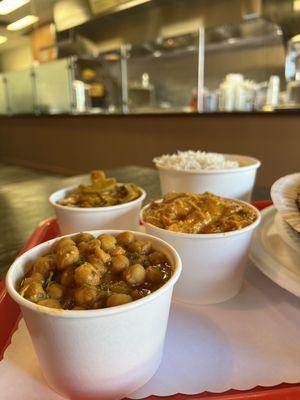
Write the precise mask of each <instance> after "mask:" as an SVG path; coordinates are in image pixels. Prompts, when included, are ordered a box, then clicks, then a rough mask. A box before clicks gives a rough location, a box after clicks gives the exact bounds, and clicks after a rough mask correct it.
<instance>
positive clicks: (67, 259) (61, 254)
mask: <svg viewBox="0 0 300 400" xmlns="http://www.w3.org/2000/svg"><path fill="white" fill-rule="evenodd" d="M79 258H80V253H79V250H78V248H77V247H76V246H75V245H73V246H68V247H63V248H62V249H60V250H59V251H58V252H57V269H58V270H60V271H61V270H63V269H65V268H67V267H69V266H70V265H72V264H75V263H76V262H77V261H78V260H79Z"/></svg>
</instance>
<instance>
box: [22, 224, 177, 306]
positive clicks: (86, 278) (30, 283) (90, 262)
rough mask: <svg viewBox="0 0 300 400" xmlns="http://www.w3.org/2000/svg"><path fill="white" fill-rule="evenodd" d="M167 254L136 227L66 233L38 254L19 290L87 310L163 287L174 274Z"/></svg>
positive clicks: (38, 300)
mask: <svg viewBox="0 0 300 400" xmlns="http://www.w3.org/2000/svg"><path fill="white" fill-rule="evenodd" d="M172 273H173V267H172V266H171V265H170V264H169V262H168V259H167V257H166V256H165V255H164V254H163V253H162V252H160V251H156V250H155V249H154V248H153V247H152V245H151V243H150V242H148V241H143V240H139V239H136V238H135V236H134V234H133V233H132V232H126V231H125V232H122V233H120V234H119V235H117V236H112V235H108V234H102V235H100V236H99V237H97V238H95V237H94V236H93V235H91V234H89V233H79V234H77V235H74V236H72V237H64V238H62V239H60V240H58V241H57V242H55V244H54V246H53V247H52V249H51V252H49V253H48V254H45V255H43V256H41V257H38V258H37V260H35V261H34V263H33V265H32V267H31V269H30V271H29V272H28V273H27V274H26V276H25V278H24V279H23V280H22V282H21V284H20V287H19V290H18V291H19V293H20V295H21V296H23V297H24V298H25V299H27V300H29V301H31V302H33V303H36V304H39V305H41V306H45V307H51V308H58V309H65V310H86V309H97V308H106V307H113V306H118V305H121V304H125V303H129V302H132V301H134V300H138V299H140V298H142V297H145V296H147V295H149V294H150V293H152V292H154V291H155V290H157V289H159V288H160V287H161V286H162V285H164V283H165V282H167V281H168V280H169V278H170V277H171V276H172Z"/></svg>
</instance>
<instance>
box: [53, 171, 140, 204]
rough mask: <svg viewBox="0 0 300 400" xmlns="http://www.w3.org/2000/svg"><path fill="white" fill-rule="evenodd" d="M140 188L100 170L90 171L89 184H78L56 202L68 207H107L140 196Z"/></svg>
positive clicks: (127, 201)
mask: <svg viewBox="0 0 300 400" xmlns="http://www.w3.org/2000/svg"><path fill="white" fill-rule="evenodd" d="M141 194H142V193H141V190H140V189H139V188H138V187H137V186H136V185H134V184H133V183H125V184H118V183H117V181H116V179H115V178H107V177H106V176H105V173H104V172H103V171H101V170H96V171H92V172H91V184H90V185H79V186H78V188H76V189H75V190H74V191H73V192H72V193H70V194H68V195H67V196H66V197H65V198H64V199H62V200H59V201H57V204H60V205H62V206H68V207H84V208H87V207H108V206H114V205H117V204H124V203H129V202H130V201H133V200H135V199H137V198H138V197H140V196H141Z"/></svg>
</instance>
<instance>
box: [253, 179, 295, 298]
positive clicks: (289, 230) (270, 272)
mask: <svg viewBox="0 0 300 400" xmlns="http://www.w3.org/2000/svg"><path fill="white" fill-rule="evenodd" d="M299 186H300V173H295V174H292V175H287V176H285V177H283V178H280V179H279V180H278V181H276V182H275V183H274V184H273V186H272V188H271V197H272V200H273V203H274V206H270V207H268V208H266V209H264V210H263V211H262V221H261V224H260V226H259V227H258V228H257V229H256V232H255V234H254V238H253V242H252V247H251V251H250V258H251V260H252V261H253V262H254V264H255V265H256V266H257V267H258V268H259V269H260V270H261V271H262V272H263V273H264V274H265V275H267V276H268V277H269V278H270V279H272V280H273V281H274V282H276V283H277V284H278V285H279V286H281V287H283V288H284V289H286V290H288V291H289V292H291V293H294V294H295V295H296V296H299V297H300V210H299V209H298V207H297V204H296V197H297V192H298V191H299Z"/></svg>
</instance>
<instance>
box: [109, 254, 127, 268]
mask: <svg viewBox="0 0 300 400" xmlns="http://www.w3.org/2000/svg"><path fill="white" fill-rule="evenodd" d="M128 266H129V260H128V258H127V257H126V256H123V255H122V254H120V255H118V256H114V257H112V259H111V267H112V269H113V271H114V272H122V271H124V269H125V268H127V267H128Z"/></svg>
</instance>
